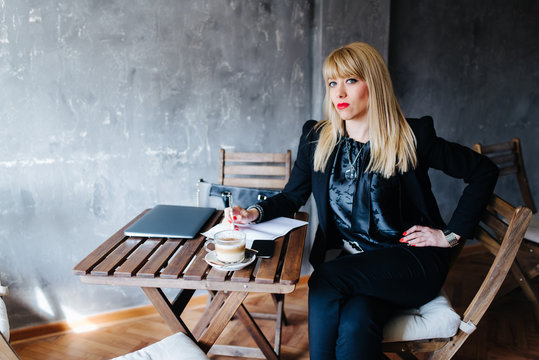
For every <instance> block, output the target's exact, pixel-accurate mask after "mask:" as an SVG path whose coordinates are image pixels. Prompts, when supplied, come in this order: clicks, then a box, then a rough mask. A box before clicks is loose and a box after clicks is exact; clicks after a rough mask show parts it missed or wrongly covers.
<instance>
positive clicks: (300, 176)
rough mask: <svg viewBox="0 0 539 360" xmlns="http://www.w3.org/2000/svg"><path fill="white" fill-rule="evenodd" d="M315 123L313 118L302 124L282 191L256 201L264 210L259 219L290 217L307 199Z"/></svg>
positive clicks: (310, 182) (314, 138)
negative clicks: (295, 153) (293, 157)
mask: <svg viewBox="0 0 539 360" xmlns="http://www.w3.org/2000/svg"><path fill="white" fill-rule="evenodd" d="M315 125H316V121H314V120H309V121H307V122H306V123H305V124H304V125H303V131H302V134H301V138H300V142H299V146H298V152H297V156H296V161H295V162H294V166H293V168H292V173H291V174H290V179H289V180H288V183H287V184H286V186H285V187H284V189H283V191H282V192H281V193H280V194H277V195H275V196H272V197H270V198H269V199H267V200H264V201H262V202H260V203H258V205H259V206H261V207H262V210H263V212H264V214H263V217H262V219H260V220H261V221H267V220H271V219H274V218H276V217H279V216H288V217H292V216H293V215H294V214H295V213H296V211H298V209H299V208H300V207H301V206H302V205H304V204H305V203H306V202H307V200H308V199H309V196H310V195H311V192H312V169H313V165H312V156H313V153H314V150H313V149H314V147H315V145H316V142H317V138H316V131H315V129H314V126H315Z"/></svg>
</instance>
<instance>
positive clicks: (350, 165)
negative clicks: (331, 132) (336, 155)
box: [344, 141, 365, 181]
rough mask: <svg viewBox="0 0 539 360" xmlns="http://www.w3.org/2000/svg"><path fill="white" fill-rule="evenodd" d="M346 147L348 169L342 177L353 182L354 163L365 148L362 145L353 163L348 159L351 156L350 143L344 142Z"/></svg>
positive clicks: (355, 175)
mask: <svg viewBox="0 0 539 360" xmlns="http://www.w3.org/2000/svg"><path fill="white" fill-rule="evenodd" d="M346 146H347V150H348V169H346V171H345V172H344V177H345V179H346V180H348V181H354V180H355V179H357V170H356V166H355V165H356V161H357V159H359V156H360V155H361V153H362V152H363V148H364V147H365V145H363V146H362V147H361V148H360V149H359V152H358V153H357V155H356V158H355V159H354V161H352V158H351V157H350V154H351V152H352V151H351V148H350V143H349V142H348V141H347V142H346Z"/></svg>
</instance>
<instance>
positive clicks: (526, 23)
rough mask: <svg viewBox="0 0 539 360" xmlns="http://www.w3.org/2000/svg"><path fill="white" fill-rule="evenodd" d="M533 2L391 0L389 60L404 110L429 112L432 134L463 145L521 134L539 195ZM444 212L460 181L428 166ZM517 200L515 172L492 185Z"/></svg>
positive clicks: (536, 8)
mask: <svg viewBox="0 0 539 360" xmlns="http://www.w3.org/2000/svg"><path fill="white" fill-rule="evenodd" d="M537 19H539V2H537V1H533V0H518V1H501V0H496V1H479V0H474V1H450V0H443V1H417V0H416V1H411V0H403V1H394V2H393V4H392V9H391V32H390V33H391V40H390V67H391V71H392V75H393V80H394V82H395V88H396V92H397V96H398V97H399V100H400V104H401V106H402V107H403V110H404V112H405V113H406V114H407V115H408V116H422V115H432V116H433V117H434V121H435V125H436V128H437V131H438V134H439V135H441V136H443V137H445V138H447V139H449V140H452V141H456V142H459V143H461V144H463V145H466V146H472V145H473V144H474V143H476V142H481V143H483V144H491V143H495V142H502V141H507V140H509V139H510V138H511V137H520V139H521V140H522V143H523V153H524V161H525V165H526V167H527V170H528V177H529V180H530V184H531V186H532V192H533V194H534V195H535V199H536V201H539V166H538V164H537V155H538V154H539V141H537V139H538V138H539V86H538V85H539V71H538V69H539V68H538V64H539V41H538V39H537V36H538V34H539V21H537ZM432 178H433V182H434V188H435V191H436V194H437V195H438V196H437V198H438V200H439V203H440V206H441V209H442V212H443V213H445V214H446V218H447V216H449V214H450V213H451V211H452V209H453V207H454V205H455V204H456V203H455V194H456V193H458V192H459V191H460V188H461V183H460V182H458V181H453V180H452V179H448V178H447V177H446V176H443V175H441V174H440V173H439V172H436V171H433V174H432ZM496 191H498V192H499V193H500V194H503V196H505V197H506V198H508V199H510V201H512V202H513V203H515V204H516V203H521V200H520V194H519V192H518V189H517V187H516V183H515V180H514V178H512V177H511V178H510V177H506V178H501V179H500V180H499V181H498V186H497V190H496Z"/></svg>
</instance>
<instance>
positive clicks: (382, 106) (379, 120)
mask: <svg viewBox="0 0 539 360" xmlns="http://www.w3.org/2000/svg"><path fill="white" fill-rule="evenodd" d="M323 74H324V80H325V82H326V96H325V99H324V106H325V112H326V116H327V120H323V121H320V122H319V123H318V124H317V125H316V127H317V128H319V129H321V130H320V139H319V141H318V144H317V146H316V151H315V154H314V170H315V171H324V169H325V168H326V166H327V162H328V160H329V157H330V155H331V153H332V152H333V149H334V148H335V146H336V145H337V142H338V141H339V139H340V138H341V137H342V136H343V135H344V121H343V120H342V119H341V118H340V116H339V114H338V113H337V111H336V110H335V107H334V106H333V103H332V101H331V99H330V97H329V82H328V81H329V79H335V78H350V77H353V78H359V79H360V80H363V81H365V82H366V84H367V87H368V90H369V102H368V113H367V118H368V121H369V139H370V142H371V144H370V146H371V158H370V162H369V165H368V167H367V171H372V172H376V173H379V174H381V175H382V176H383V177H385V178H388V177H390V176H393V175H395V173H396V171H397V170H398V171H399V172H400V173H404V172H406V171H409V170H411V169H413V168H415V167H416V166H417V156H416V150H415V147H416V139H415V136H414V133H413V131H412V129H411V127H410V125H408V122H407V121H406V119H405V117H404V115H403V113H402V110H401V108H400V106H399V104H398V102H397V99H396V97H395V93H394V91H393V85H392V83H391V78H390V76H389V70H388V69H387V66H386V64H385V61H384V59H383V58H382V55H380V53H379V52H378V51H377V50H376V49H375V48H373V47H372V46H371V45H369V44H366V43H361V42H355V43H351V44H348V45H346V46H343V47H341V48H338V49H336V50H333V52H332V53H331V54H329V56H328V57H327V59H326V61H325V62H324V67H323Z"/></svg>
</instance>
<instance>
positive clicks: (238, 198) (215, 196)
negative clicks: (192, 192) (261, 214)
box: [197, 179, 281, 209]
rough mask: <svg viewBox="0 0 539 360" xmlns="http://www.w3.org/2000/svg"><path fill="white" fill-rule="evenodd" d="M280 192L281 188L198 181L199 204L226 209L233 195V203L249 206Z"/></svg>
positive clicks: (244, 206)
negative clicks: (261, 187) (270, 188)
mask: <svg viewBox="0 0 539 360" xmlns="http://www.w3.org/2000/svg"><path fill="white" fill-rule="evenodd" d="M280 192H281V191H280V190H268V189H256V188H248V187H240V186H230V185H220V184H212V183H208V182H206V181H204V180H203V179H200V180H199V181H198V182H197V206H203V207H214V208H216V209H224V208H225V207H228V206H229V201H230V200H229V199H230V196H232V202H233V205H238V206H241V207H243V208H247V207H248V206H251V205H254V204H256V203H258V202H259V201H262V200H265V199H267V198H269V197H271V196H273V195H277V194H279V193H280Z"/></svg>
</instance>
